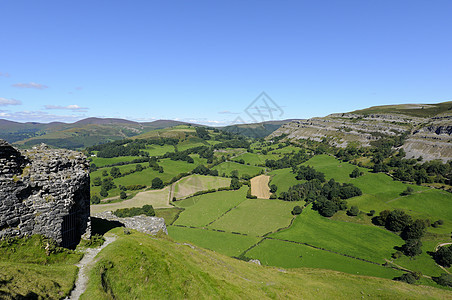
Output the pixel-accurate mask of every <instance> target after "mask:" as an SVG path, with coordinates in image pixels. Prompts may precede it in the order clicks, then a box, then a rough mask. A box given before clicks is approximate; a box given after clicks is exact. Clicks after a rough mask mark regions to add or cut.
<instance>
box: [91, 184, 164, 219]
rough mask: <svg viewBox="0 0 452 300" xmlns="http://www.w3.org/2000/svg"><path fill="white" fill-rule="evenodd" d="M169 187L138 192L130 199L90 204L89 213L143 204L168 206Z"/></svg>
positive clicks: (155, 206) (159, 206)
mask: <svg viewBox="0 0 452 300" xmlns="http://www.w3.org/2000/svg"><path fill="white" fill-rule="evenodd" d="M169 189H170V187H169V186H167V187H165V188H163V189H161V190H152V191H145V192H140V193H138V194H136V195H135V197H133V198H132V199H128V200H124V201H121V202H115V203H106V204H96V205H91V213H92V214H96V213H100V212H104V211H108V210H111V211H115V210H117V209H122V208H130V207H142V206H143V205H146V204H148V205H152V206H153V207H154V208H170V207H171V205H169Z"/></svg>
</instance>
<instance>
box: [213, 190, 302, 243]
mask: <svg viewBox="0 0 452 300" xmlns="http://www.w3.org/2000/svg"><path fill="white" fill-rule="evenodd" d="M299 204H300V203H299V202H285V201H281V200H266V199H247V200H246V201H243V202H242V203H240V205H238V206H237V207H236V208H234V209H233V210H231V211H230V212H228V213H227V214H225V215H224V216H223V217H221V218H220V219H218V220H217V221H215V222H214V223H213V224H212V225H210V226H209V227H211V228H215V229H221V230H226V231H230V232H240V233H245V234H250V235H255V236H262V235H264V234H266V233H269V232H273V231H275V230H277V229H279V228H283V227H286V226H289V224H290V221H291V220H292V218H293V216H292V214H291V211H292V209H293V208H294V206H295V205H299Z"/></svg>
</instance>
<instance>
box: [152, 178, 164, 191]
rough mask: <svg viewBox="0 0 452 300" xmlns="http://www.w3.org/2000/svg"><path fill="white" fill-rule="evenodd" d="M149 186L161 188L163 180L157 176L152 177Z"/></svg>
mask: <svg viewBox="0 0 452 300" xmlns="http://www.w3.org/2000/svg"><path fill="white" fill-rule="evenodd" d="M151 187H152V188H153V189H161V188H163V181H162V180H161V179H160V178H159V177H155V178H154V179H152V185H151Z"/></svg>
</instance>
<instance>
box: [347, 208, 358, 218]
mask: <svg viewBox="0 0 452 300" xmlns="http://www.w3.org/2000/svg"><path fill="white" fill-rule="evenodd" d="M358 214H359V209H358V206H355V205H353V206H352V207H350V208H349V210H347V215H349V216H353V217H356V216H357V215H358Z"/></svg>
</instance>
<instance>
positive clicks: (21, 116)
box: [0, 110, 86, 123]
mask: <svg viewBox="0 0 452 300" xmlns="http://www.w3.org/2000/svg"><path fill="white" fill-rule="evenodd" d="M0 118H4V119H8V120H11V121H17V122H40V123H48V122H55V121H58V122H75V121H78V120H81V119H83V118H86V115H84V114H83V115H74V114H73V115H54V114H49V113H47V112H45V111H28V110H24V111H18V112H9V111H5V110H3V111H0Z"/></svg>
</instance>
